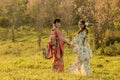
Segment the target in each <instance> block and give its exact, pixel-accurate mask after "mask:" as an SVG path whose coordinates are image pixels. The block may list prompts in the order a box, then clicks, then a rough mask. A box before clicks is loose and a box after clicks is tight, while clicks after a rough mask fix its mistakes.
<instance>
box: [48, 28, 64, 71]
mask: <svg viewBox="0 0 120 80" xmlns="http://www.w3.org/2000/svg"><path fill="white" fill-rule="evenodd" d="M50 39H51V41H50V42H49V43H48V53H47V59H51V58H52V57H53V56H54V61H53V64H52V69H53V70H54V71H58V72H64V61H63V53H64V43H65V42H66V40H65V38H64V36H63V34H62V33H61V31H60V30H59V29H58V28H53V29H52V31H51V36H50Z"/></svg>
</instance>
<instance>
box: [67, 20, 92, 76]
mask: <svg viewBox="0 0 120 80" xmlns="http://www.w3.org/2000/svg"><path fill="white" fill-rule="evenodd" d="M86 25H87V24H86V22H85V21H79V22H78V27H79V28H80V31H79V32H78V35H77V36H76V37H75V39H74V40H73V41H72V42H71V45H72V47H73V48H74V51H75V53H76V55H77V62H76V63H75V64H73V65H71V66H70V68H68V72H69V73H79V74H85V75H86V76H87V77H90V76H91V71H90V57H91V56H92V51H91V49H90V47H89V46H88V44H87V42H88V30H87V28H86Z"/></svg>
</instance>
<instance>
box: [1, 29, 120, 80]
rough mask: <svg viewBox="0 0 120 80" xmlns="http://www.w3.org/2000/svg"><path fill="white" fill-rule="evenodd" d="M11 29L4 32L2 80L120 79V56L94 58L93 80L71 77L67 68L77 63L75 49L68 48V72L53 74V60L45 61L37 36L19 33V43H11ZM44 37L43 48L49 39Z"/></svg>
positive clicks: (92, 61) (66, 57) (65, 61)
mask: <svg viewBox="0 0 120 80" xmlns="http://www.w3.org/2000/svg"><path fill="white" fill-rule="evenodd" d="M8 32H9V30H8V31H6V30H4V29H0V80H119V79H120V75H119V74H120V56H113V57H109V56H98V55H94V56H93V57H92V59H91V71H92V77H91V78H86V77H84V76H80V75H77V74H68V73H66V69H67V68H68V67H69V66H70V64H72V63H73V62H75V57H76V56H75V54H74V53H73V51H72V49H69V48H67V46H66V48H65V55H64V63H65V73H56V72H52V71H51V64H52V59H51V60H45V59H44V58H43V56H42V50H40V49H39V47H38V45H37V33H36V32H32V31H27V32H26V31H25V32H24V31H23V32H16V42H14V43H13V42H11V41H10V40H9V39H10V37H9V36H10V35H11V34H8ZM46 35H47V34H43V36H42V43H41V46H42V48H44V47H45V46H46V44H47V42H48V40H49V38H48V36H46Z"/></svg>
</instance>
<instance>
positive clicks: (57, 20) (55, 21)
mask: <svg viewBox="0 0 120 80" xmlns="http://www.w3.org/2000/svg"><path fill="white" fill-rule="evenodd" d="M57 22H58V23H60V22H61V20H60V19H55V20H54V22H53V23H54V24H56V23H57Z"/></svg>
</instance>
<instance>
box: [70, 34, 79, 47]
mask: <svg viewBox="0 0 120 80" xmlns="http://www.w3.org/2000/svg"><path fill="white" fill-rule="evenodd" d="M78 41H79V40H78V35H77V36H76V37H75V38H74V39H73V40H72V41H71V44H72V45H74V44H78Z"/></svg>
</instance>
